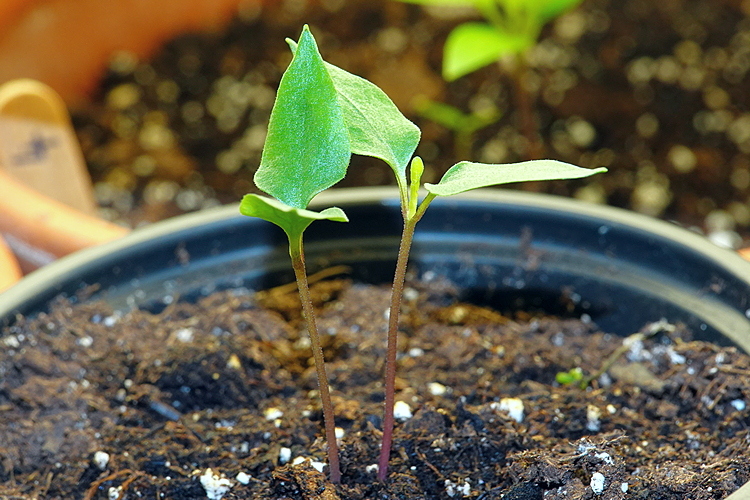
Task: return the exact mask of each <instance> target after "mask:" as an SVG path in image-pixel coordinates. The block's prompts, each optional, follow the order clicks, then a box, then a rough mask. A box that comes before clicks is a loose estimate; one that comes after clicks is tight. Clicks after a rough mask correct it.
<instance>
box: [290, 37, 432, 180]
mask: <svg viewBox="0 0 750 500" xmlns="http://www.w3.org/2000/svg"><path fill="white" fill-rule="evenodd" d="M287 42H288V43H289V45H290V47H291V48H292V51H294V50H295V48H296V44H295V43H294V42H293V41H291V40H287ZM325 66H326V68H327V69H328V72H329V74H330V75H331V78H332V80H333V85H334V87H335V88H336V92H337V93H338V97H339V103H340V104H341V109H342V110H343V112H344V121H345V122H346V125H347V127H348V130H349V141H350V143H351V148H352V149H351V151H352V153H356V154H359V155H364V156H372V157H375V158H380V159H381V160H383V161H384V162H386V163H387V164H388V165H390V167H391V168H392V169H393V171H394V172H395V174H396V177H397V178H398V181H399V185H403V184H401V183H402V182H404V183H405V182H406V167H407V166H408V165H409V161H410V160H411V157H412V155H413V154H414V151H415V150H416V149H417V145H418V144H419V138H420V135H421V134H420V131H419V127H417V126H416V125H414V124H413V123H412V122H410V121H409V120H408V119H407V118H406V117H405V116H404V115H403V114H402V113H401V111H399V109H398V108H397V107H396V105H395V104H393V101H391V99H390V98H389V97H388V96H387V95H386V93H385V92H383V91H382V90H381V89H380V88H379V87H378V86H377V85H375V84H374V83H371V82H369V81H367V80H365V79H364V78H361V77H359V76H356V75H353V74H352V73H349V72H348V71H345V70H343V69H341V68H339V67H338V66H334V65H333V64H329V63H325Z"/></svg>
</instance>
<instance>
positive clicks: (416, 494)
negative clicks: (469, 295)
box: [0, 279, 750, 500]
mask: <svg viewBox="0 0 750 500" xmlns="http://www.w3.org/2000/svg"><path fill="white" fill-rule="evenodd" d="M313 294H314V297H315V304H316V308H317V311H318V314H319V329H320V331H321V332H322V334H323V336H324V346H325V354H326V357H327V360H328V373H329V378H330V380H331V387H332V395H333V400H334V404H335V412H336V423H337V426H338V427H340V429H341V431H340V432H341V437H340V444H341V450H342V452H341V461H342V469H343V470H342V472H343V481H342V483H341V484H339V485H332V484H330V483H329V482H327V480H326V475H325V473H326V471H325V469H324V468H323V464H324V462H325V443H324V441H323V438H322V434H323V433H322V412H321V409H320V406H319V402H318V397H317V390H316V383H315V375H314V370H313V368H312V366H311V362H310V349H309V342H308V340H307V338H306V334H305V333H303V332H304V325H303V324H302V320H301V318H300V313H299V302H298V299H297V298H296V297H297V296H296V292H295V291H294V290H291V291H290V290H289V287H286V288H285V289H277V290H276V291H269V292H261V293H252V292H250V291H248V290H246V289H237V290H230V291H226V292H221V293H218V294H215V295H211V296H208V297H206V298H204V299H202V300H200V301H198V302H197V303H195V304H190V303H183V302H175V303H173V304H170V305H169V306H167V307H166V308H165V309H164V310H163V311H161V312H159V313H152V312H148V311H142V310H134V311H131V312H128V313H124V314H121V313H116V312H113V311H112V310H111V309H110V308H109V307H108V306H107V305H105V304H102V303H89V302H85V301H80V300H73V301H70V300H63V299H60V300H58V301H57V303H56V305H55V307H54V308H53V309H52V310H51V311H50V312H49V313H43V314H40V315H39V316H38V317H36V318H33V319H26V318H19V319H18V321H17V323H16V324H15V325H13V326H10V327H7V328H6V329H5V330H4V331H3V332H2V335H1V336H0V343H2V345H3V349H2V352H0V457H2V458H1V460H2V461H0V497H2V498H5V499H8V500H13V499H32V498H45V499H87V500H93V499H110V500H114V499H124V498H129V499H134V498H156V499H158V498H169V499H196V498H205V497H206V496H208V498H211V499H219V498H222V497H223V498H225V499H240V498H248V499H250V498H252V499H286V498H290V499H306V500H307V499H310V500H312V499H321V500H323V499H325V500H333V499H342V500H345V499H406V498H409V499H449V498H454V499H455V498H473V499H478V500H479V499H481V500H490V499H500V498H504V499H506V500H507V499H514V500H522V499H523V500H532V499H542V498H544V499H582V498H590V499H593V498H597V499H620V498H623V499H624V498H630V499H660V500H669V499H675V500H676V499H686V498H689V499H693V500H700V499H719V498H724V497H726V496H727V495H728V494H729V493H731V492H732V491H734V490H736V489H737V488H738V487H739V486H740V485H741V484H743V483H745V482H746V481H748V480H750V429H749V427H750V408H748V405H747V403H748V401H750V389H748V388H750V358H749V357H748V356H746V355H744V354H741V353H739V352H738V351H737V350H736V349H734V348H719V347H716V346H715V345H712V344H706V343H703V342H697V341H691V335H690V332H688V331H685V329H683V328H682V327H681V326H680V325H668V324H661V325H650V326H649V325H646V327H645V328H646V329H649V328H651V329H652V330H654V331H656V330H659V331H660V333H658V334H657V335H654V336H653V337H650V338H648V339H646V340H643V341H632V340H631V341H630V342H629V344H628V348H627V349H625V351H626V352H625V353H624V355H623V356H622V357H620V358H619V359H618V360H617V361H616V362H615V363H614V364H613V365H612V367H611V368H610V369H609V370H608V371H607V372H606V373H605V374H603V375H601V376H599V377H597V378H596V379H595V380H593V382H592V383H591V385H590V386H589V387H588V388H587V389H585V390H582V389H580V388H579V387H577V386H565V385H561V384H560V383H558V382H557V381H556V376H557V374H558V372H567V371H569V370H571V369H573V368H576V367H578V368H580V369H581V370H582V371H583V373H584V374H594V373H596V372H597V370H599V369H600V368H601V367H602V364H603V362H604V359H605V358H606V357H607V356H609V355H610V354H611V353H613V352H615V351H616V350H617V349H618V348H621V347H622V346H623V338H622V337H618V336H615V335H611V334H607V333H606V332H601V331H599V330H598V329H597V327H596V325H594V324H592V323H591V322H590V321H589V320H587V318H586V317H585V316H584V317H583V318H581V319H570V318H569V319H555V318H550V317H544V316H539V317H536V316H531V315H529V314H518V313H516V314H513V317H509V316H508V315H507V314H505V315H504V314H501V312H498V311H494V310H491V309H485V308H479V307H477V306H473V305H471V304H464V303H459V302H457V301H456V300H455V297H456V296H457V295H456V291H455V290H453V289H452V287H451V286H450V285H448V284H444V283H439V282H432V283H427V284H426V283H422V282H411V283H410V284H408V286H407V291H406V293H405V298H406V300H405V304H404V308H403V313H404V314H403V324H402V332H403V334H402V336H401V346H400V351H401V353H403V354H402V356H401V357H400V360H399V366H398V381H397V389H398V393H397V401H400V402H401V405H400V412H399V413H400V414H401V419H400V421H399V423H398V425H397V429H396V433H395V440H394V446H393V452H392V459H391V469H390V479H389V481H388V482H387V483H386V484H381V483H378V482H377V481H376V479H375V468H374V465H373V464H375V463H376V462H377V454H378V448H379V441H380V437H381V415H382V404H383V403H382V401H383V388H382V382H381V373H382V370H383V359H384V350H385V339H384V337H385V335H384V333H385V329H386V310H387V306H388V298H389V291H388V289H387V288H384V287H374V286H367V285H360V284H352V283H351V282H349V281H348V280H344V279H339V280H331V281H325V282H319V283H318V284H316V285H315V286H314V287H313ZM76 302H78V303H76ZM407 409H408V411H406V410H407ZM318 468H322V469H323V471H322V472H320V471H319V470H318Z"/></svg>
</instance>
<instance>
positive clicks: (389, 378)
mask: <svg viewBox="0 0 750 500" xmlns="http://www.w3.org/2000/svg"><path fill="white" fill-rule="evenodd" d="M418 220H419V218H418V217H414V218H412V219H410V220H405V221H404V229H403V231H402V233H401V244H400V245H399V248H398V258H397V260H396V272H395V274H394V276H393V288H392V289H391V306H390V315H389V316H388V347H387V351H386V357H385V414H384V417H383V444H382V447H381V448H380V460H379V462H378V479H379V480H380V481H385V480H386V478H387V477H388V461H389V459H390V456H391V444H392V443H393V426H394V418H393V404H394V403H395V397H396V356H397V354H398V323H399V315H400V312H401V296H402V295H403V291H404V281H405V279H406V264H407V263H408V261H409V251H410V250H411V243H412V240H413V238H414V227H415V226H416V224H417V221H418Z"/></svg>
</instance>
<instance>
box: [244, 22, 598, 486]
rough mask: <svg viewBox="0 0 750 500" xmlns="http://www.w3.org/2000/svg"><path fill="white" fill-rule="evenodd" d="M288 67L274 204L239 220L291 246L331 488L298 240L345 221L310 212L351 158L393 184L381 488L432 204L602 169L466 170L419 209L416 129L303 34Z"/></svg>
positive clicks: (270, 164) (253, 208) (280, 99)
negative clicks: (397, 220)
mask: <svg viewBox="0 0 750 500" xmlns="http://www.w3.org/2000/svg"><path fill="white" fill-rule="evenodd" d="M287 42H288V43H289V45H290V47H291V49H292V52H294V57H293V59H292V62H291V63H290V65H289V68H288V69H287V70H286V72H285V73H284V76H283V77H282V80H281V83H280V85H279V90H278V94H277V96H276V103H275V104H274V108H273V110H272V112H271V119H270V122H269V125H268V137H267V138H266V144H265V146H264V149H263V155H262V158H261V165H260V168H259V169H258V172H257V173H256V175H255V182H256V184H257V185H258V187H259V188H260V189H261V190H263V191H265V192H266V193H269V194H271V195H272V196H274V198H276V199H269V198H266V197H262V196H258V195H254V194H248V195H246V196H245V197H244V198H243V200H242V203H241V205H240V211H241V212H242V213H243V214H245V215H249V216H254V217H260V218H262V219H265V220H268V221H270V222H273V223H274V224H277V225H279V226H280V227H281V228H282V229H284V231H285V232H286V234H287V236H288V237H289V253H290V255H291V258H292V266H293V267H294V270H295V275H296V278H297V282H298V287H299V292H300V297H301V299H302V304H303V308H304V309H303V312H304V316H305V319H306V322H307V328H308V331H309V334H310V338H311V343H312V347H313V354H314V356H315V364H316V369H317V373H318V384H319V386H320V393H321V399H322V401H323V408H324V419H325V426H326V439H327V441H328V455H329V467H330V474H331V480H332V481H334V482H336V481H338V480H339V479H340V472H339V466H338V453H337V448H336V439H335V435H334V425H333V410H332V406H331V402H330V397H329V395H328V394H329V390H328V383H327V378H326V374H325V368H324V360H323V355H322V351H321V349H320V341H319V339H318V332H317V330H316V327H315V320H314V312H313V308H312V304H311V302H310V296H309V291H308V289H307V277H306V271H305V265H304V253H303V246H302V232H303V231H304V230H305V229H306V228H307V227H308V226H309V224H310V223H312V221H314V220H318V219H329V220H334V221H346V220H347V219H346V215H345V214H344V213H343V211H341V210H340V209H338V208H336V207H332V208H328V209H326V210H323V211H322V212H319V213H318V212H312V211H309V210H307V209H306V207H307V205H308V203H309V202H310V200H311V199H312V197H313V196H314V195H315V194H316V193H318V192H320V191H322V190H324V189H326V188H328V187H330V186H332V185H333V184H334V183H336V182H338V180H340V179H341V178H343V176H344V174H345V171H346V168H347V165H348V162H349V158H350V155H351V153H356V154H360V155H366V156H372V157H375V158H380V159H381V160H383V161H385V162H386V163H387V164H388V165H389V166H390V167H391V169H392V170H393V172H394V174H395V176H396V183H397V184H398V191H399V197H400V201H401V213H402V216H403V219H404V225H403V230H402V236H401V241H400V244H399V250H398V257H397V260H396V270H395V274H394V279H393V287H392V291H391V300H390V315H389V320H388V335H387V353H386V368H385V410H384V413H385V416H384V419H383V444H382V448H381V454H380V459H379V464H378V465H379V469H378V478H379V479H380V480H385V479H386V477H387V474H388V461H389V456H390V448H391V443H392V439H393V428H394V415H393V406H394V403H395V392H396V391H395V379H396V355H397V340H398V327H399V311H400V308H401V296H402V293H403V289H404V280H405V276H406V265H407V262H408V258H409V251H410V248H411V243H412V239H413V237H414V230H415V227H416V224H417V222H418V221H419V220H420V219H421V218H422V216H423V215H424V213H425V210H427V207H428V206H429V205H430V203H431V202H432V201H433V200H434V199H435V198H436V197H438V196H452V195H454V194H459V193H462V192H465V191H469V190H472V189H477V188H481V187H487V186H492V185H495V184H507V183H511V182H523V181H539V180H554V179H578V178H583V177H588V176H590V175H593V174H596V173H598V172H603V171H606V169H605V168H598V169H585V168H580V167H576V166H574V165H570V164H567V163H563V162H559V161H554V160H535V161H527V162H522V163H515V164H506V165H489V164H482V163H473V162H468V161H462V162H459V163H457V164H456V165H454V166H453V167H451V168H450V169H449V170H448V171H447V172H446V173H445V175H444V176H443V177H442V179H441V180H440V182H438V183H437V184H425V185H424V188H425V190H426V193H427V194H426V195H425V196H424V198H423V199H422V200H421V202H420V186H421V184H420V183H421V177H422V174H423V172H424V164H423V162H422V160H421V159H420V158H419V157H412V155H413V154H414V151H415V150H416V148H417V145H418V143H419V139H420V135H421V133H420V130H419V128H418V127H417V126H416V125H414V124H413V123H411V122H410V121H409V120H407V119H406V118H405V117H404V116H403V115H402V114H401V112H400V111H399V110H398V108H396V106H395V105H394V104H393V102H392V101H391V100H390V99H389V98H388V96H387V95H386V94H385V93H384V92H383V91H382V90H380V88H378V87H377V86H376V85H374V84H373V83H371V82H369V81H367V80H365V79H363V78H360V77H358V76H355V75H353V74H351V73H349V72H347V71H344V70H343V69H341V68H338V67H336V66H333V65H331V64H328V63H325V62H323V60H322V59H321V57H320V54H319V52H318V50H317V46H316V45H315V39H314V38H313V36H312V34H311V33H310V31H309V29H308V28H307V27H305V28H304V29H303V31H302V35H301V36H300V41H299V44H297V43H295V42H293V41H291V40H287Z"/></svg>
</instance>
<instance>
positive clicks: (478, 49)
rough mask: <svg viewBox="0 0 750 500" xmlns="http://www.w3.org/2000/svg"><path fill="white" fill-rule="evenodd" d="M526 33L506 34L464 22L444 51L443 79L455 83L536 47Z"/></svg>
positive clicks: (489, 26)
mask: <svg viewBox="0 0 750 500" xmlns="http://www.w3.org/2000/svg"><path fill="white" fill-rule="evenodd" d="M533 43H534V40H533V39H532V38H529V36H528V35H526V34H523V33H519V34H516V33H504V32H502V31H499V30H498V29H497V28H495V27H494V26H492V25H490V24H486V23H473V22H472V23H464V24H460V25H458V26H457V27H456V28H455V29H454V30H453V31H451V33H450V34H449V35H448V38H447V40H446V41H445V47H444V48H443V77H444V78H445V79H446V80H448V81H452V80H455V79H456V78H459V77H461V76H464V75H466V74H468V73H471V72H472V71H475V70H477V69H479V68H481V67H483V66H487V65H488V64H490V63H492V62H494V61H497V60H498V59H499V58H500V57H501V56H504V55H506V54H518V53H520V52H523V51H524V50H526V49H527V48H528V47H530V46H531V45H533Z"/></svg>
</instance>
